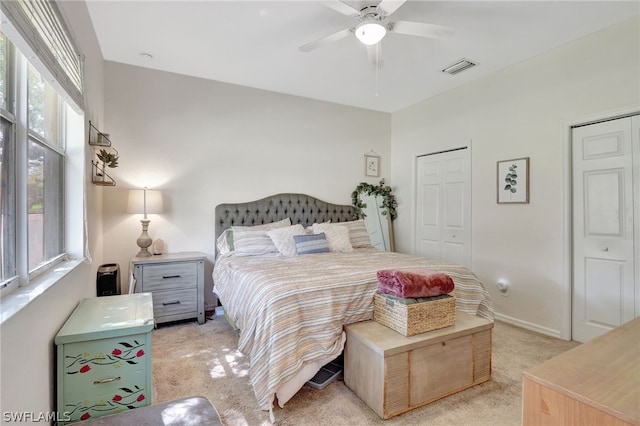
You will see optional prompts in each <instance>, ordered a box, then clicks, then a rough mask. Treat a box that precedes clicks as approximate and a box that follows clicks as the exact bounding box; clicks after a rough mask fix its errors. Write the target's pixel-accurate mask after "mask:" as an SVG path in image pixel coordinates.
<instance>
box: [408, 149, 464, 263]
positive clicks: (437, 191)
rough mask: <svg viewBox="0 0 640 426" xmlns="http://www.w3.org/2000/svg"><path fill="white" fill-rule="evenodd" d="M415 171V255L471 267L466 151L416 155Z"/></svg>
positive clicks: (458, 150) (457, 150)
mask: <svg viewBox="0 0 640 426" xmlns="http://www.w3.org/2000/svg"><path fill="white" fill-rule="evenodd" d="M416 170H417V173H416V180H417V181H416V190H417V194H416V200H417V201H416V209H417V210H416V247H415V252H416V254H418V255H419V256H425V257H430V258H433V259H440V260H447V261H450V262H455V263H458V264H460V265H464V266H467V267H471V155H470V150H469V149H468V148H466V147H465V148H460V149H456V150H452V151H447V152H442V153H436V154H429V155H423V156H419V157H418V158H417V169H416Z"/></svg>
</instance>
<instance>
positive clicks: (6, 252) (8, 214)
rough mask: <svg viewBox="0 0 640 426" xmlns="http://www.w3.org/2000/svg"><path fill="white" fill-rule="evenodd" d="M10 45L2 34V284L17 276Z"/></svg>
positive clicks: (0, 115)
mask: <svg viewBox="0 0 640 426" xmlns="http://www.w3.org/2000/svg"><path fill="white" fill-rule="evenodd" d="M10 58H11V55H10V43H9V42H8V41H7V40H6V38H5V37H4V35H3V34H2V33H0V189H1V191H0V254H2V263H0V284H2V283H8V282H9V281H11V280H13V281H16V284H17V280H15V277H16V275H17V273H16V215H15V213H16V202H15V200H16V186H15V184H16V180H15V177H16V173H15V161H14V159H15V141H14V137H13V135H14V131H13V129H14V121H15V118H14V116H13V114H11V113H10V110H11V109H12V108H11V107H12V103H11V102H10V101H9V100H10V98H11V97H10V96H9V93H11V92H13V85H10V84H9V83H12V81H10V75H11V74H10V73H9V70H10V69H11V66H12V64H13V62H12V61H11V60H10Z"/></svg>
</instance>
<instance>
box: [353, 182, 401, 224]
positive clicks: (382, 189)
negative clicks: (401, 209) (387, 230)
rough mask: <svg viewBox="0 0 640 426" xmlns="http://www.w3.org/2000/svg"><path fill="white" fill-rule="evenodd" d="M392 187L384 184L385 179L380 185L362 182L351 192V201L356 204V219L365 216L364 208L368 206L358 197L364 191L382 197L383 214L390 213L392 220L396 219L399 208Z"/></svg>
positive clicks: (354, 214) (354, 215)
mask: <svg viewBox="0 0 640 426" xmlns="http://www.w3.org/2000/svg"><path fill="white" fill-rule="evenodd" d="M391 192H392V190H391V187H390V186H389V185H385V184H384V179H382V180H381V181H380V183H379V184H378V185H375V186H374V185H371V184H368V183H366V182H360V183H359V184H358V186H357V187H356V189H355V190H354V191H353V192H352V193H351V202H352V204H353V205H354V206H355V208H356V209H355V211H354V213H353V217H354V219H358V218H360V217H365V216H366V215H365V214H364V209H365V208H366V207H367V205H366V204H365V203H363V202H362V200H360V197H358V195H359V194H361V193H363V194H366V195H373V196H374V197H380V198H382V205H381V206H380V207H382V214H383V215H386V214H387V212H388V213H389V217H391V220H395V219H396V217H398V212H397V211H396V209H397V208H398V202H397V201H396V197H395V196H394V195H393V194H392V193H391Z"/></svg>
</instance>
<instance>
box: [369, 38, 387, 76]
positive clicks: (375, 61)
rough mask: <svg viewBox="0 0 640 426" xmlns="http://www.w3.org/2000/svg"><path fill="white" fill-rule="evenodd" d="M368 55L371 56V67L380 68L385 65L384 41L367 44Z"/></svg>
mask: <svg viewBox="0 0 640 426" xmlns="http://www.w3.org/2000/svg"><path fill="white" fill-rule="evenodd" d="M367 57H368V58H369V65H370V66H371V68H373V69H374V70H375V69H380V68H382V67H383V66H384V59H382V43H376V44H373V45H370V46H367Z"/></svg>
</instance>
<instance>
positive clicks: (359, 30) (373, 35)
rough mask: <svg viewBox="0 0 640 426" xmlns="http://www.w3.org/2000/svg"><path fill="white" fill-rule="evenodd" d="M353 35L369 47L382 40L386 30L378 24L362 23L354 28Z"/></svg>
mask: <svg viewBox="0 0 640 426" xmlns="http://www.w3.org/2000/svg"><path fill="white" fill-rule="evenodd" d="M355 34H356V37H357V38H358V40H360V42H362V44H366V45H367V46H371V45H373V44H376V43H378V42H379V41H380V40H382V39H383V38H384V36H385V35H386V34H387V29H386V28H385V26H384V25H382V24H381V23H380V22H371V21H364V22H361V23H360V24H359V25H358V26H357V27H356V29H355Z"/></svg>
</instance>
